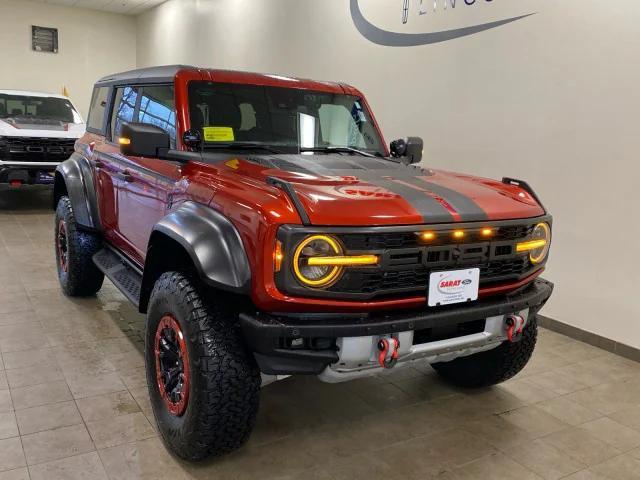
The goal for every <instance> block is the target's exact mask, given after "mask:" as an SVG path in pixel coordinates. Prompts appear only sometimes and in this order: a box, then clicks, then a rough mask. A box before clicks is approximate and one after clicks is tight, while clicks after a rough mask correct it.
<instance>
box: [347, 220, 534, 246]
mask: <svg viewBox="0 0 640 480" xmlns="http://www.w3.org/2000/svg"><path fill="white" fill-rule="evenodd" d="M534 227H535V225H509V226H503V227H499V228H496V229H495V232H494V235H493V236H492V240H493V241H509V240H515V239H518V238H525V237H527V236H529V235H531V234H532V233H533V229H534ZM340 239H341V240H342V242H343V244H344V246H345V247H346V249H347V250H386V249H393V248H412V247H418V246H422V245H424V244H422V243H421V242H420V238H419V237H418V235H416V234H415V233H413V232H394V233H391V232H389V233H371V234H367V235H362V234H344V235H341V236H340ZM483 240H484V239H482V238H481V237H480V235H479V233H477V232H476V233H470V234H469V235H468V236H467V238H466V241H469V242H478V241H483ZM448 243H450V240H449V237H446V236H443V237H442V239H441V241H438V240H436V241H435V242H432V243H431V244H432V245H446V244H448Z"/></svg>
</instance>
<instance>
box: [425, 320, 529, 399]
mask: <svg viewBox="0 0 640 480" xmlns="http://www.w3.org/2000/svg"><path fill="white" fill-rule="evenodd" d="M537 337H538V322H537V320H536V316H535V315H531V316H530V317H529V321H528V323H527V326H526V327H525V328H524V332H523V336H522V339H521V340H520V341H519V342H516V343H509V342H505V343H503V344H502V345H500V346H499V347H497V348H494V349H493V350H489V351H487V352H480V353H476V354H475V355H470V356H468V357H461V358H457V359H455V360H453V361H451V362H442V363H434V364H432V367H433V368H434V369H435V371H436V372H438V374H440V376H441V377H443V378H444V379H445V380H447V381H449V382H451V383H454V384H456V385H458V386H461V387H467V388H480V387H488V386H490V385H496V384H498V383H502V382H504V381H506V380H509V379H510V378H511V377H513V376H515V375H516V374H517V373H519V372H520V371H521V370H522V369H523V368H524V367H525V366H526V364H527V363H528V362H529V359H530V358H531V355H532V354H533V350H534V348H535V346H536V339H537Z"/></svg>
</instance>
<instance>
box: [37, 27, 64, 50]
mask: <svg viewBox="0 0 640 480" xmlns="http://www.w3.org/2000/svg"><path fill="white" fill-rule="evenodd" d="M31 47H32V48H33V50H34V51H36V52H49V53H58V29H57V28H50V27H38V26H37V25H32V26H31Z"/></svg>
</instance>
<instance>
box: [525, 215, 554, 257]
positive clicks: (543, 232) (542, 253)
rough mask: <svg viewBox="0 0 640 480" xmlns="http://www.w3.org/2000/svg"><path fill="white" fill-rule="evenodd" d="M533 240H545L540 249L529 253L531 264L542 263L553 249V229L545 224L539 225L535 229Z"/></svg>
mask: <svg viewBox="0 0 640 480" xmlns="http://www.w3.org/2000/svg"><path fill="white" fill-rule="evenodd" d="M531 238H532V240H533V241H535V240H544V242H545V243H544V245H543V246H541V247H540V248H536V249H535V250H531V252H529V259H530V260H531V263H534V264H535V263H540V262H542V261H543V260H544V259H545V258H547V254H548V253H549V248H550V247H551V228H550V227H549V224H548V223H544V222H543V223H539V224H537V225H536V226H535V228H534V229H533V234H532V235H531Z"/></svg>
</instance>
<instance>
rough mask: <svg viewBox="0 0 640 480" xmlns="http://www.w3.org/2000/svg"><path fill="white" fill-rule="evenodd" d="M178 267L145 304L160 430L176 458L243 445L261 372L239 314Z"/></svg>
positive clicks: (253, 414)
mask: <svg viewBox="0 0 640 480" xmlns="http://www.w3.org/2000/svg"><path fill="white" fill-rule="evenodd" d="M204 292H205V290H204V287H202V286H201V285H200V284H199V283H198V282H197V280H193V279H192V278H190V277H188V276H186V275H185V274H182V273H178V272H166V273H163V274H162V275H161V276H160V278H158V280H157V281H156V282H155V285H154V287H153V291H152V292H151V297H150V299H149V306H148V310H147V325H146V335H145V363H146V369H147V384H148V386H149V398H150V400H151V406H152V408H153V413H154V416H155V418H156V422H157V424H158V430H159V432H160V435H161V437H162V440H163V441H164V443H165V445H166V446H167V447H168V448H169V450H171V451H172V452H173V453H174V454H176V455H177V456H178V457H180V458H183V459H185V460H190V461H198V460H204V459H206V458H209V457H214V456H220V455H224V454H226V453H229V452H232V451H233V450H235V449H237V448H239V447H240V446H241V445H242V444H244V443H245V442H246V441H247V439H248V438H249V435H250V434H251V431H252V430H253V426H254V425H255V421H256V415H257V413H258V406H259V395H260V381H261V379H260V371H259V370H258V367H257V365H256V363H255V360H254V358H253V355H252V354H251V353H250V352H249V351H247V349H246V347H245V345H244V342H243V341H242V336H241V333H240V329H239V327H238V321H237V314H234V313H233V311H232V310H230V309H229V308H227V307H226V306H224V305H219V304H217V302H216V300H217V299H222V298H224V297H223V296H222V295H220V296H219V295H217V294H216V293H215V292H212V291H206V294H205V293H204Z"/></svg>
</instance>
